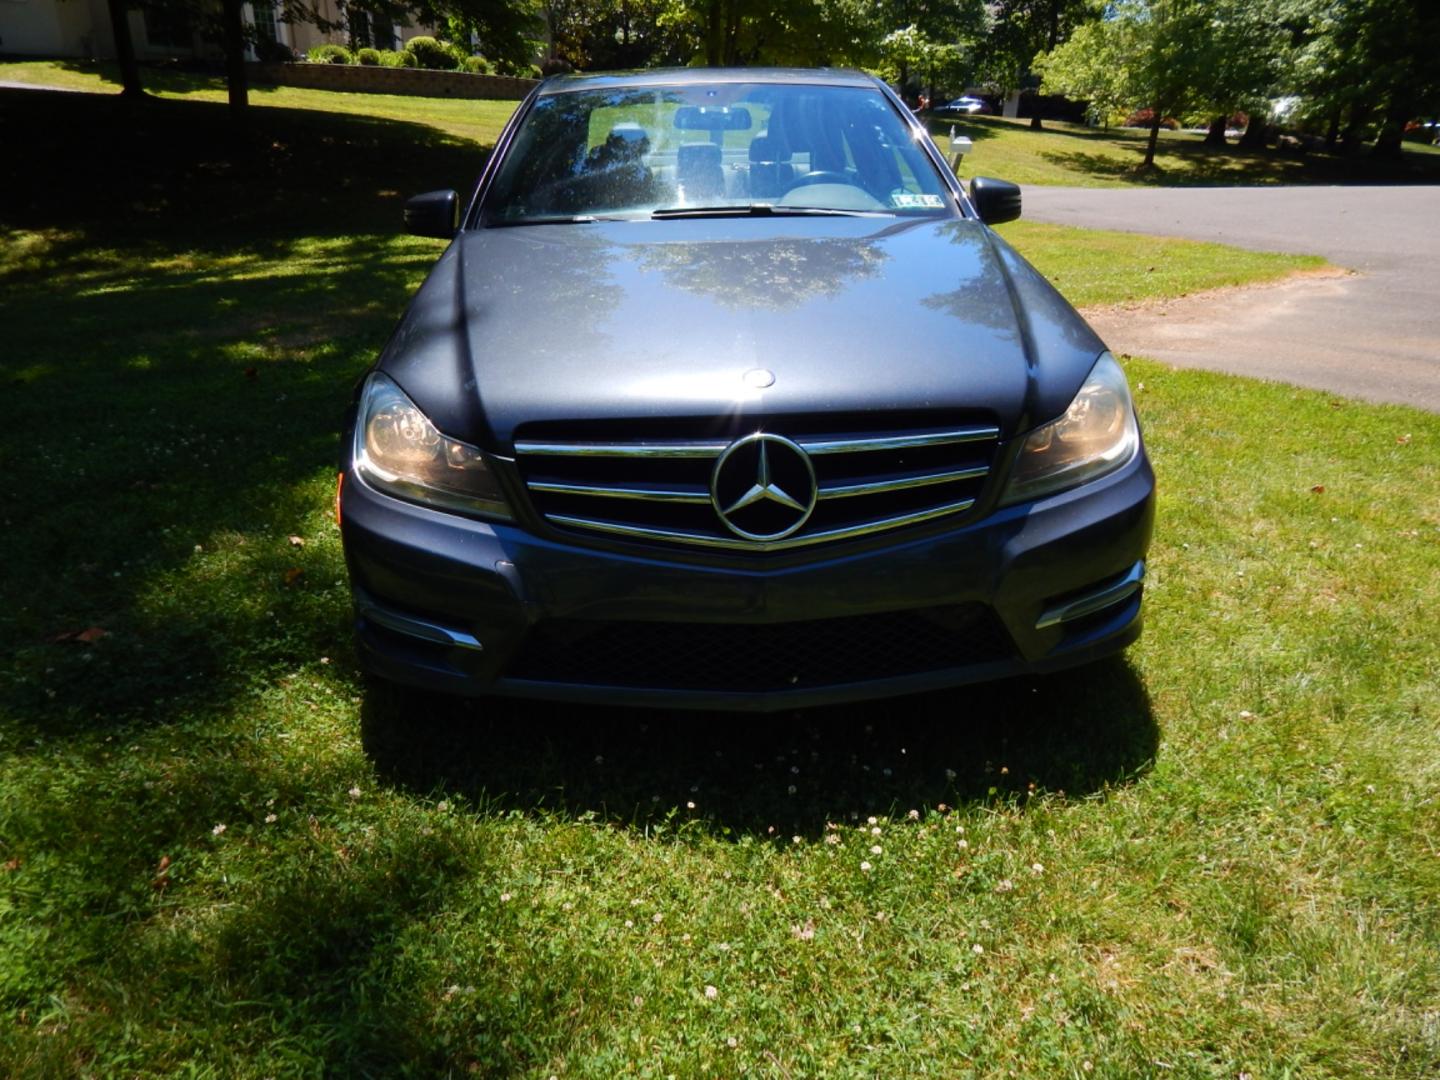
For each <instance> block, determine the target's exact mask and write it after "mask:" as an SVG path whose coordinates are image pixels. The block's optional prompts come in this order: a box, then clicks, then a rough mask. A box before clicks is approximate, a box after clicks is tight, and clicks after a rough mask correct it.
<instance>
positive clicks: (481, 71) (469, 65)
mask: <svg viewBox="0 0 1440 1080" xmlns="http://www.w3.org/2000/svg"><path fill="white" fill-rule="evenodd" d="M462 66H463V67H464V69H465V70H466V71H468V72H469V73H470V74H471V75H494V74H495V68H494V67H493V66H492V65H491V63H490V61H489V60H486V59H485V58H484V57H483V56H467V57H466V58H465V63H464V64H463V65H462Z"/></svg>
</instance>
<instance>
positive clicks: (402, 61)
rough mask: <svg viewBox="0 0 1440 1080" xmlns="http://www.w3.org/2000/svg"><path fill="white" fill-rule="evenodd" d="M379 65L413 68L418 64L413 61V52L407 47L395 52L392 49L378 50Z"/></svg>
mask: <svg viewBox="0 0 1440 1080" xmlns="http://www.w3.org/2000/svg"><path fill="white" fill-rule="evenodd" d="M380 66H381V67H395V68H413V67H419V66H420V65H419V64H418V63H417V62H416V61H415V54H414V53H412V52H410V51H409V50H408V49H401V50H400V51H399V52H396V51H395V50H394V49H381V50H380Z"/></svg>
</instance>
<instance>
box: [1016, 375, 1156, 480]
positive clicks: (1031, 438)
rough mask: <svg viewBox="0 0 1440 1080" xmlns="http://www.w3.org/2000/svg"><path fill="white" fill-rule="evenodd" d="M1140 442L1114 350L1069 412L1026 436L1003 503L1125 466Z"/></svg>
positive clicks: (1081, 391) (1077, 396) (1077, 395)
mask: <svg viewBox="0 0 1440 1080" xmlns="http://www.w3.org/2000/svg"><path fill="white" fill-rule="evenodd" d="M1139 446H1140V428H1139V425H1138V424H1137V423H1136V421H1135V406H1134V403H1133V402H1132V401H1131V400H1130V387H1129V385H1128V384H1127V383H1126V382H1125V373H1124V372H1123V371H1121V370H1120V365H1119V364H1117V363H1116V362H1115V358H1114V357H1113V356H1111V355H1110V354H1109V353H1103V354H1101V356H1100V359H1099V360H1097V361H1095V366H1094V368H1092V369H1091V371H1090V377H1089V378H1087V379H1086V380H1085V385H1084V386H1082V387H1080V392H1079V393H1078V394H1076V395H1075V400H1074V401H1072V402H1070V407H1069V408H1068V409H1066V410H1065V414H1064V415H1063V416H1061V417H1060V418H1059V419H1057V420H1052V421H1050V423H1048V424H1045V425H1044V426H1043V427H1038V428H1036V429H1035V430H1034V431H1032V432H1030V434H1029V435H1027V436H1026V437H1025V445H1024V446H1022V447H1021V448H1020V453H1019V455H1018V456H1017V457H1016V458H1015V465H1014V467H1013V468H1012V469H1011V470H1010V482H1009V483H1008V484H1007V485H1006V488H1005V494H1004V496H1003V498H1002V499H1001V502H1002V503H1013V502H1020V501H1021V500H1022V499H1034V498H1038V497H1039V496H1041V495H1049V494H1051V493H1052V492H1056V491H1063V490H1065V489H1066V488H1071V487H1074V486H1075V485H1076V484H1083V483H1084V482H1085V481H1087V480H1094V479H1095V478H1097V477H1100V476H1104V475H1105V474H1106V473H1108V472H1113V471H1114V470H1115V469H1118V468H1120V466H1122V465H1124V464H1125V463H1126V462H1127V461H1129V460H1130V459H1131V458H1132V457H1134V456H1135V451H1136V449H1138V448H1139Z"/></svg>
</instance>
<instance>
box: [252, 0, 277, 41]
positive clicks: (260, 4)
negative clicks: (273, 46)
mask: <svg viewBox="0 0 1440 1080" xmlns="http://www.w3.org/2000/svg"><path fill="white" fill-rule="evenodd" d="M251 10H252V11H254V13H255V38H256V40H257V41H268V42H271V43H274V42H276V41H279V40H280V35H279V33H278V28H277V26H276V25H275V23H276V20H275V15H276V12H275V5H274V4H273V3H270V2H268V0H254V2H253V3H252V4H251Z"/></svg>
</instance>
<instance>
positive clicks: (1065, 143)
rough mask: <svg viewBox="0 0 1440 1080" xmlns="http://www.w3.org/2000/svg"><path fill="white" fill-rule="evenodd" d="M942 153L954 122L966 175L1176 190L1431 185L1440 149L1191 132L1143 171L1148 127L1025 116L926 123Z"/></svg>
mask: <svg viewBox="0 0 1440 1080" xmlns="http://www.w3.org/2000/svg"><path fill="white" fill-rule="evenodd" d="M927 123H928V125H929V128H930V131H931V133H932V134H933V135H934V136H935V139H936V142H937V143H938V144H939V146H940V148H941V149H942V150H943V149H945V147H946V146H947V145H948V143H947V139H948V136H949V133H950V129H951V127H952V126H953V127H954V128H955V130H956V132H957V134H960V135H968V136H970V138H971V139H972V140H973V141H974V143H975V149H974V152H973V153H972V154H971V155H969V156H968V157H966V158H965V160H964V162H963V164H962V168H961V173H962V175H964V176H967V177H969V176H998V177H1003V178H1004V179H1006V180H1009V181H1011V182H1012V183H1016V184H1062V185H1066V186H1070V187H1127V186H1146V187H1154V186H1161V187H1175V186H1182V187H1183V186H1196V185H1199V186H1217V185H1239V186H1248V185H1254V184H1344V183H1372V184H1373V183H1422V184H1424V183H1429V184H1433V183H1436V182H1437V181H1440V154H1437V153H1435V152H1434V148H1433V147H1429V146H1424V145H1421V144H1419V143H1413V144H1412V143H1406V144H1405V147H1404V151H1403V154H1402V157H1401V159H1400V160H1399V161H1398V162H1386V161H1375V160H1372V159H1371V158H1369V157H1366V156H1363V155H1362V156H1359V157H1355V158H1345V157H1341V156H1339V155H1335V154H1323V153H1316V154H1308V155H1306V156H1304V157H1296V156H1291V155H1286V154H1281V153H1279V152H1277V151H1275V150H1273V149H1267V150H1246V149H1243V148H1241V147H1239V146H1237V145H1234V143H1233V142H1232V143H1231V145H1229V146H1226V147H1224V148H1223V149H1220V148H1215V147H1209V146H1206V145H1205V144H1204V136H1202V135H1197V134H1195V133H1194V132H1189V131H1162V132H1161V133H1160V143H1159V146H1158V149H1157V151H1156V155H1155V165H1156V168H1154V169H1141V168H1140V165H1141V163H1142V162H1143V161H1144V158H1145V143H1146V139H1147V137H1148V133H1147V132H1143V131H1135V130H1129V129H1120V128H1114V129H1110V130H1108V131H1099V130H1096V129H1094V128H1087V127H1084V126H1083V125H1080V124H1066V123H1060V122H1057V121H1046V123H1045V127H1044V130H1041V131H1032V130H1031V129H1030V126H1029V125H1030V122H1029V121H1028V120H1006V119H1003V118H1001V117H994V116H977V117H971V118H969V119H967V120H963V121H951V120H937V119H933V118H931V119H929V120H927Z"/></svg>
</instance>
